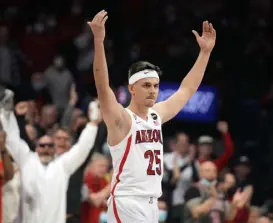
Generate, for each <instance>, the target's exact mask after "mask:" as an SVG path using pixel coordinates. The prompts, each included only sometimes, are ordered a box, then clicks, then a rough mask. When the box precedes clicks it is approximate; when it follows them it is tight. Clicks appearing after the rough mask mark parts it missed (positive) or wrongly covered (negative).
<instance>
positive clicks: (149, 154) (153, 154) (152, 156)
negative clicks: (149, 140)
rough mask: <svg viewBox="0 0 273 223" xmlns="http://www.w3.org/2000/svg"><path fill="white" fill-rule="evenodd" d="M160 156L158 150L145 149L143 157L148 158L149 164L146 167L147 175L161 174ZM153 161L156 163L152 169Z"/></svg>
mask: <svg viewBox="0 0 273 223" xmlns="http://www.w3.org/2000/svg"><path fill="white" fill-rule="evenodd" d="M159 156H160V150H154V151H152V150H147V151H146V152H145V153H144V157H145V159H149V165H148V168H147V175H155V174H157V175H161V172H162V171H161V159H160V158H159ZM154 162H155V164H156V168H155V170H154V169H153V165H154Z"/></svg>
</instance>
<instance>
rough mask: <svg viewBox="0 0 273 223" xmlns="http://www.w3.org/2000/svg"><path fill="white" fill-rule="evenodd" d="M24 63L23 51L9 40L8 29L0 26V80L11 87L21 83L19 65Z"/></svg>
mask: <svg viewBox="0 0 273 223" xmlns="http://www.w3.org/2000/svg"><path fill="white" fill-rule="evenodd" d="M22 62H23V63H26V58H25V57H24V55H23V53H22V52H21V51H20V49H18V48H17V47H15V46H14V44H12V43H11V42H10V39H9V29H8V27H7V26H3V25H2V26H0V82H1V83H2V84H6V85H8V86H11V87H18V86H19V84H20V83H21V68H22V67H21V65H22Z"/></svg>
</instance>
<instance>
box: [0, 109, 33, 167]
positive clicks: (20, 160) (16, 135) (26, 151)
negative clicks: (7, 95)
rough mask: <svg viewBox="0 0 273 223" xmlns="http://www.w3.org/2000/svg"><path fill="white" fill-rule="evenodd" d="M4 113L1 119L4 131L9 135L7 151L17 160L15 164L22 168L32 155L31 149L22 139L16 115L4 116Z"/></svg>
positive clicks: (0, 116)
mask: <svg viewBox="0 0 273 223" xmlns="http://www.w3.org/2000/svg"><path fill="white" fill-rule="evenodd" d="M3 112H5V111H3ZM3 112H1V115H0V118H1V123H2V126H3V129H4V131H5V132H6V134H7V138H6V147H7V150H8V152H9V153H10V154H11V156H12V158H13V159H14V160H15V163H16V164H17V165H18V166H19V167H22V166H23V165H24V163H25V162H26V161H27V159H28V157H29V156H30V154H31V151H30V148H29V146H28V145H27V143H26V142H25V141H23V140H22V139H21V138H20V131H19V127H18V123H17V120H16V117H15V115H14V113H13V112H12V113H9V114H4V113H3Z"/></svg>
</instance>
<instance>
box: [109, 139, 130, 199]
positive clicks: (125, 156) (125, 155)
mask: <svg viewBox="0 0 273 223" xmlns="http://www.w3.org/2000/svg"><path fill="white" fill-rule="evenodd" d="M131 142H132V135H130V136H129V138H128V140H127V145H126V149H125V152H124V155H123V157H122V159H121V162H120V165H119V170H118V174H117V176H116V183H115V185H114V186H113V189H112V191H111V194H112V196H114V192H115V189H116V187H117V184H118V183H119V182H120V179H119V177H120V174H121V173H122V169H123V166H124V164H125V162H126V159H127V157H128V154H129V151H130V147H131Z"/></svg>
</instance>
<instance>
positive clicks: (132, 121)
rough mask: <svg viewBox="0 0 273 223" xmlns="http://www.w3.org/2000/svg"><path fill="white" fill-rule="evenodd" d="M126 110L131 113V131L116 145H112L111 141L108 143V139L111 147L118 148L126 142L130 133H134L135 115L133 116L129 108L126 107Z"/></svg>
mask: <svg viewBox="0 0 273 223" xmlns="http://www.w3.org/2000/svg"><path fill="white" fill-rule="evenodd" d="M125 110H126V111H127V112H128V114H129V115H130V117H131V127H130V131H129V132H128V134H127V135H126V136H125V137H124V138H123V139H122V140H121V141H120V142H119V143H117V144H116V145H114V146H110V145H109V143H108V140H107V144H108V146H109V148H110V149H118V147H119V146H120V145H121V144H122V143H123V142H124V141H126V140H127V139H128V138H129V137H130V135H131V134H132V127H133V123H134V117H133V114H132V113H131V111H130V110H129V109H127V108H125Z"/></svg>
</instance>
